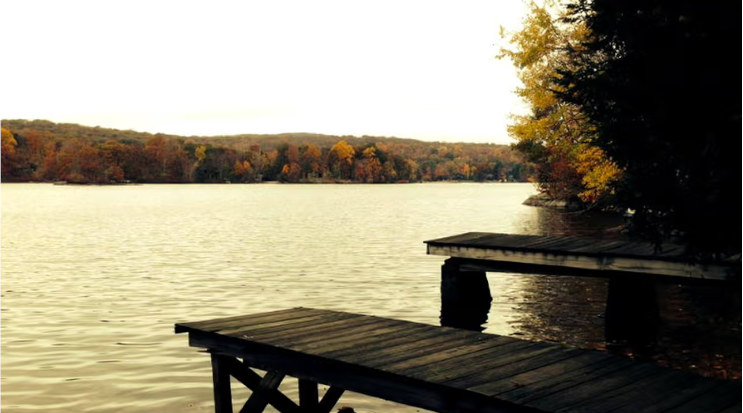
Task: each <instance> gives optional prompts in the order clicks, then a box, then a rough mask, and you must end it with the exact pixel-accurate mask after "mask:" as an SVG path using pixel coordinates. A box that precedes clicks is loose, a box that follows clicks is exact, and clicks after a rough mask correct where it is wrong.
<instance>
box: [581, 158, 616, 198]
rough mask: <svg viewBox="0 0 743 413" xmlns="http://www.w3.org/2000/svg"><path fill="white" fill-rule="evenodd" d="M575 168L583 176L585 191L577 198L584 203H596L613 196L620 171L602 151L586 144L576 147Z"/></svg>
mask: <svg viewBox="0 0 743 413" xmlns="http://www.w3.org/2000/svg"><path fill="white" fill-rule="evenodd" d="M575 168H576V170H577V171H578V173H580V174H582V175H583V180H582V183H583V186H584V188H585V190H584V191H583V192H581V193H579V194H578V197H579V198H580V199H581V200H582V201H584V202H597V201H599V200H600V199H601V198H603V197H605V196H608V195H612V194H614V189H613V186H614V184H615V183H616V182H617V181H618V180H619V179H620V178H621V176H622V170H621V169H620V168H619V166H617V164H616V163H614V161H612V160H611V159H608V158H607V156H606V153H605V152H604V151H603V150H601V149H600V148H597V147H595V146H590V145H587V144H582V145H580V146H579V147H578V153H577V156H576V165H575Z"/></svg>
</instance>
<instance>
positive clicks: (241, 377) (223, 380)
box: [211, 352, 344, 413]
mask: <svg viewBox="0 0 743 413" xmlns="http://www.w3.org/2000/svg"><path fill="white" fill-rule="evenodd" d="M211 357H212V376H213V379H214V408H215V411H216V412H217V413H232V389H231V388H230V376H232V377H234V378H235V379H236V380H237V381H239V382H240V383H242V384H243V385H244V386H245V387H247V388H248V389H250V390H251V391H252V392H253V393H252V394H251V395H250V398H248V401H247V402H246V403H245V405H244V406H243V407H242V409H240V413H260V412H262V411H263V410H264V409H265V408H266V406H267V405H269V404H270V405H272V406H273V407H274V408H275V409H276V410H278V411H279V412H281V413H330V411H331V410H332V409H333V406H335V404H336V403H337V402H338V400H339V399H340V398H341V395H343V391H344V390H343V389H341V388H339V387H335V386H330V388H329V389H328V390H327V391H326V392H325V395H323V397H322V400H319V401H318V391H317V383H316V382H314V381H311V380H305V379H299V405H297V404H296V403H295V402H294V401H293V400H292V399H290V398H288V397H287V396H286V395H284V394H283V393H281V391H280V390H279V385H280V384H281V381H282V380H283V379H284V377H285V374H284V373H281V372H278V371H268V372H266V375H265V376H263V377H261V376H260V375H259V374H258V373H256V372H255V371H253V370H252V369H251V368H250V366H248V365H246V364H245V363H243V362H241V361H240V360H238V359H237V358H236V357H233V356H230V355H225V354H221V353H216V352H211Z"/></svg>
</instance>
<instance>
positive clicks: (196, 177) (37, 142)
mask: <svg viewBox="0 0 743 413" xmlns="http://www.w3.org/2000/svg"><path fill="white" fill-rule="evenodd" d="M2 126H3V129H2V180H3V181H6V182H7V181H67V182H72V183H90V184H107V183H122V182H139V183H144V182H152V183H187V182H198V183H219V182H236V183H237V182H241V183H253V182H261V181H280V182H361V183H383V182H419V181H444V180H466V181H520V182H523V181H527V180H528V179H529V177H530V174H531V173H532V172H533V170H532V167H531V166H530V165H528V164H526V163H525V162H523V161H522V160H521V159H520V157H519V156H517V155H516V154H515V152H514V151H512V150H511V148H510V147H509V146H507V145H494V144H468V143H441V142H435V143H432V142H422V141H417V140H412V139H398V138H382V137H379V138H375V137H368V136H365V137H362V138H355V137H350V136H344V137H338V136H328V135H313V134H284V135H238V136H232V137H215V138H210V137H181V136H173V135H164V134H154V135H153V134H147V133H140V132H134V131H119V130H115V129H106V128H99V127H95V128H93V127H85V126H81V125H74V124H56V123H53V122H48V121H26V120H7V121H6V120H4V121H3V123H2Z"/></svg>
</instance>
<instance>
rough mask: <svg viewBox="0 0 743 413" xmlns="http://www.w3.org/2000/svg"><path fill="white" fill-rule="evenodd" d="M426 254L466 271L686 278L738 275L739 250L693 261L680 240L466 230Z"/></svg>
mask: <svg viewBox="0 0 743 413" xmlns="http://www.w3.org/2000/svg"><path fill="white" fill-rule="evenodd" d="M425 243H426V244H427V246H428V254H429V255H444V256H448V257H452V258H456V259H458V260H459V261H458V262H459V264H460V265H461V266H462V267H463V268H465V269H467V270H470V271H516V272H518V271H520V272H537V273H569V274H573V275H586V276H594V277H611V276H616V275H619V274H639V275H643V276H655V277H674V278H677V279H686V280H733V279H740V274H741V271H740V268H741V265H740V255H738V256H736V257H732V258H728V259H726V260H720V261H714V262H706V261H695V260H692V259H690V258H689V257H687V256H685V255H684V249H683V247H682V246H679V245H674V244H663V245H661V246H660V248H657V247H656V245H655V244H652V243H643V242H628V241H622V240H597V239H590V238H577V237H553V236H543V235H513V234H493V233H487V232H468V233H465V234H460V235H455V236H451V237H446V238H440V239H435V240H431V241H426V242H425ZM535 270H536V271H535Z"/></svg>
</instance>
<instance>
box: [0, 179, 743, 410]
mask: <svg viewBox="0 0 743 413" xmlns="http://www.w3.org/2000/svg"><path fill="white" fill-rule="evenodd" d="M532 192H533V188H532V187H531V186H530V185H519V184H456V185H453V184H424V185H316V186H315V185H180V186H179V185H142V186H119V187H75V186H52V185H33V184H10V185H9V184H3V185H2V287H1V290H2V291H0V296H1V297H0V298H1V299H2V304H1V308H0V313H1V314H2V325H1V326H0V328H1V330H2V337H1V340H2V341H1V343H0V344H1V346H2V359H1V360H0V361H1V362H2V376H1V378H0V381H1V384H2V406H1V407H2V411H3V412H36V411H96V412H113V411H116V412H141V411H158V412H182V411H193V412H208V411H212V410H213V404H212V394H211V373H210V363H209V358H208V357H207V356H206V355H204V354H202V353H199V352H197V351H196V350H195V349H193V348H189V347H188V345H187V342H186V339H185V337H183V336H181V335H178V336H176V335H174V334H173V323H176V322H186V321H195V320H202V319H208V318H215V317H222V316H230V315H235V314H244V313H254V312H261V311H271V310H277V309H282V308H287V307H295V306H304V307H317V308H325V309H331V310H341V311H351V312H357V313H363V314H371V315H377V316H383V317H392V318H399V319H403V320H409V321H415V322H423V323H428V324H438V323H439V322H440V319H439V317H440V315H441V314H440V310H441V307H440V306H441V302H440V293H441V290H440V288H441V285H440V281H441V278H440V269H441V265H442V262H443V257H434V256H426V255H425V245H424V244H423V243H422V242H423V241H424V240H428V239H435V238H440V237H445V236H449V235H452V234H457V233H463V232H469V231H483V232H506V233H524V234H545V233H549V234H568V235H579V234H580V235H592V236H600V237H608V236H617V234H616V231H614V232H612V231H608V232H607V231H605V228H607V227H615V226H617V225H620V224H621V219H615V218H610V217H606V216H601V215H591V216H580V215H576V214H560V213H555V212H553V211H549V210H543V209H540V208H533V207H526V206H523V205H521V202H522V201H523V200H524V199H525V198H526V197H527V196H528V195H529V194H530V193H532ZM587 222H589V224H586V223H587ZM487 280H488V283H489V285H490V291H491V293H492V298H493V301H492V303H490V302H488V305H487V306H489V307H490V308H489V311H488V310H487V306H486V305H483V306H480V307H477V306H475V307H473V308H472V313H475V314H476V315H475V316H473V317H472V318H471V319H472V320H474V323H475V324H476V325H477V326H483V327H484V328H485V331H486V332H490V333H495V334H504V335H514V336H517V337H522V338H526V339H532V340H539V341H554V342H559V343H565V344H568V345H575V346H579V347H584V348H599V349H602V348H604V332H603V327H604V318H603V314H604V312H605V304H604V303H605V299H606V294H607V286H606V282H605V281H603V280H600V279H584V278H573V277H550V276H538V275H520V274H503V273H501V274H494V273H488V274H487ZM715 288H717V289H715ZM736 292H737V295H736ZM723 293H724V294H727V296H729V298H726V299H724V300H723V299H720V297H721V296H722V295H723ZM657 294H658V296H659V297H662V298H663V300H661V301H660V302H661V303H662V304H661V306H660V323H659V333H658V338H657V340H656V344H655V348H656V350H655V351H656V353H654V355H653V356H652V357H653V358H654V359H656V360H657V361H658V362H659V363H664V364H668V365H671V366H673V367H681V368H689V369H694V370H697V371H700V372H702V373H705V374H708V373H709V374H712V375H715V376H719V377H739V376H740V346H739V342H740V286H738V287H737V288H734V289H728V290H724V291H720V290H719V287H704V288H697V287H679V286H673V285H669V286H666V287H665V288H659V289H658V293H657ZM736 305H737V307H735V306H736ZM735 308H737V310H736V309H735ZM460 319H461V317H460ZM486 320H487V321H486ZM282 389H283V390H284V391H285V392H286V393H287V394H288V395H289V396H290V397H296V396H297V390H296V381H291V380H287V381H286V383H285V384H282ZM246 395H247V391H246V390H241V389H238V387H235V398H236V399H240V400H242V399H241V398H244V397H245V396H246ZM236 403H237V402H236ZM341 403H342V404H345V405H351V406H353V407H354V408H356V410H357V411H362V412H374V411H385V412H411V413H412V412H414V411H417V410H418V409H411V408H408V407H405V406H399V405H396V404H393V403H387V402H384V401H380V400H376V399H371V398H367V397H364V396H360V395H356V394H346V395H344V397H343V398H342V400H341Z"/></svg>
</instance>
